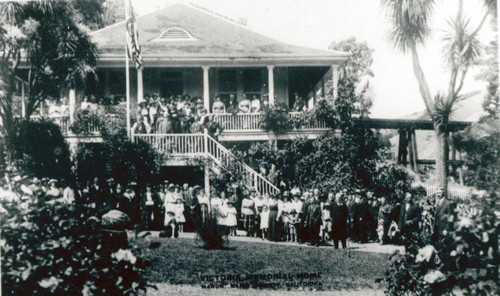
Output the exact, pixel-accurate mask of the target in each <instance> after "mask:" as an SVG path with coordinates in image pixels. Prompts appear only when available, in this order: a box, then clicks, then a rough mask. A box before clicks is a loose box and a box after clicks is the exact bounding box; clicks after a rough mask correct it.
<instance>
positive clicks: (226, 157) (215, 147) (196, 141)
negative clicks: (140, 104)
mask: <svg viewBox="0 0 500 296" xmlns="http://www.w3.org/2000/svg"><path fill="white" fill-rule="evenodd" d="M132 140H133V141H139V140H142V141H144V142H146V143H148V144H150V145H151V146H152V147H154V148H155V149H156V150H157V151H158V152H160V153H163V154H165V155H166V156H167V157H169V158H186V157H187V158H197V157H202V158H204V159H209V160H211V161H212V162H213V163H214V164H215V165H217V166H218V167H220V168H222V169H225V168H227V167H229V166H231V165H232V166H236V170H237V171H239V173H240V174H241V175H242V178H243V181H244V183H245V185H246V186H247V187H248V188H254V189H255V190H257V191H258V192H260V193H261V194H277V193H279V191H280V190H279V188H278V187H276V186H275V185H273V184H272V183H271V182H269V180H267V179H266V177H264V176H263V175H261V174H259V173H258V172H256V171H255V170H254V169H252V168H251V167H250V166H248V165H247V164H245V163H243V162H242V161H239V160H238V159H237V157H236V156H235V155H234V154H233V153H232V152H231V151H229V150H228V149H227V148H226V147H224V146H223V145H221V144H220V143H219V142H217V140H215V139H214V138H212V137H211V136H209V135H208V134H207V133H205V134H134V135H133V136H132Z"/></svg>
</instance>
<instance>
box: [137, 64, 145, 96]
mask: <svg viewBox="0 0 500 296" xmlns="http://www.w3.org/2000/svg"><path fill="white" fill-rule="evenodd" d="M142 70H143V67H142V66H141V67H140V68H139V69H137V105H139V103H140V102H142V101H144V88H143V82H142Z"/></svg>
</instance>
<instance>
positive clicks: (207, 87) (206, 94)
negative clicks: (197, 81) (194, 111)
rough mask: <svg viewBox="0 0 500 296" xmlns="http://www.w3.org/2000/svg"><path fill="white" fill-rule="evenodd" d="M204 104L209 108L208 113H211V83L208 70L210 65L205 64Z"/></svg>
mask: <svg viewBox="0 0 500 296" xmlns="http://www.w3.org/2000/svg"><path fill="white" fill-rule="evenodd" d="M202 68H203V106H204V107H205V109H207V111H208V113H210V111H211V110H210V85H209V76H208V70H209V69H210V67H208V66H203V67H202Z"/></svg>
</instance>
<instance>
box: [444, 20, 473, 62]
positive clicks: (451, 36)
mask: <svg viewBox="0 0 500 296" xmlns="http://www.w3.org/2000/svg"><path fill="white" fill-rule="evenodd" d="M469 24H470V22H469V20H468V19H465V18H464V17H461V18H457V19H453V20H450V21H448V25H449V27H450V28H449V30H447V31H446V34H445V35H444V37H443V41H444V46H443V60H444V61H445V63H446V64H448V65H450V66H451V67H453V68H458V69H460V68H462V67H468V66H470V65H471V64H472V63H474V62H475V61H476V60H477V58H478V57H479V55H480V54H481V50H482V45H481V42H479V40H478V39H477V35H476V34H474V35H473V34H472V32H471V31H470V29H469V27H470V26H469Z"/></svg>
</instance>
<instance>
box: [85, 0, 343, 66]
mask: <svg viewBox="0 0 500 296" xmlns="http://www.w3.org/2000/svg"><path fill="white" fill-rule="evenodd" d="M136 20H137V27H138V30H139V41H140V44H141V48H142V56H143V59H144V62H145V64H146V66H148V64H149V65H151V66H161V65H162V64H163V63H166V64H168V65H174V66H175V65H176V64H177V63H178V64H179V66H185V65H186V63H188V64H189V63H192V64H193V65H198V66H199V65H234V66H241V65H242V64H249V65H257V64H262V65H278V66H279V65H290V66H293V65H298V66H302V65H303V66H326V65H332V64H339V63H341V62H343V61H344V60H345V59H346V58H347V56H348V54H347V53H344V52H338V51H331V50H319V49H312V48H306V47H301V46H296V45H290V44H286V43H283V42H280V41H277V40H274V39H272V38H270V37H267V36H264V35H262V34H260V33H257V32H254V31H252V30H250V29H248V28H246V27H245V26H242V25H240V24H237V23H235V22H232V21H230V20H228V19H225V18H223V17H220V16H218V15H216V14H213V13H211V12H208V11H205V10H203V9H200V8H197V7H194V6H192V5H186V4H181V3H175V4H172V5H169V6H167V7H165V8H163V9H159V10H157V11H155V12H152V13H149V14H145V15H141V16H138V17H137V18H136ZM172 28H176V29H177V31H176V33H179V34H181V35H182V33H180V32H179V31H178V29H181V30H182V29H183V30H185V31H186V33H187V34H188V35H190V37H192V38H186V39H182V38H181V39H178V40H175V41H165V40H155V39H157V38H158V37H159V36H161V35H162V33H165V32H166V31H167V30H168V29H172ZM167 35H168V34H167ZM164 36H165V35H164ZM174 37H175V36H174ZM92 39H93V40H94V41H95V42H96V43H97V45H98V47H99V50H100V52H101V64H108V65H112V64H117V63H120V64H121V65H123V63H124V51H125V50H124V48H125V22H119V23H116V24H114V25H111V26H109V27H106V28H103V29H100V30H97V31H94V32H92Z"/></svg>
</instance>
